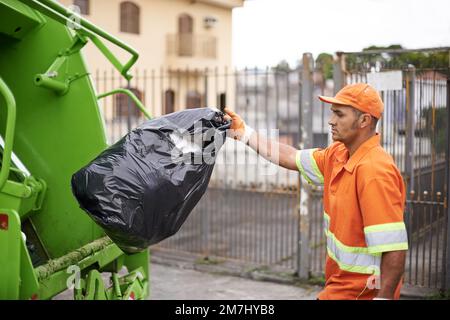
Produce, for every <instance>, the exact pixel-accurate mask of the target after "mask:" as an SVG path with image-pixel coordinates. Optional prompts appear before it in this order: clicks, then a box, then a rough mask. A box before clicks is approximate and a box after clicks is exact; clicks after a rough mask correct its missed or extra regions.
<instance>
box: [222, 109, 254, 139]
mask: <svg viewBox="0 0 450 320" xmlns="http://www.w3.org/2000/svg"><path fill="white" fill-rule="evenodd" d="M224 111H225V113H226V115H225V120H231V127H230V129H229V130H228V136H229V137H230V138H233V139H236V140H241V141H243V142H244V143H246V142H247V141H244V140H249V139H250V135H251V133H252V132H253V130H252V129H251V128H249V127H248V126H247V125H246V124H245V121H244V120H243V119H242V118H241V117H240V116H239V115H238V114H237V113H235V112H234V111H231V110H230V109H228V108H225V109H224Z"/></svg>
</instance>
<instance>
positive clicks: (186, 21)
mask: <svg viewBox="0 0 450 320" xmlns="http://www.w3.org/2000/svg"><path fill="white" fill-rule="evenodd" d="M193 33H194V19H192V17H191V16H190V15H188V14H186V13H183V14H181V15H180V16H179V17H178V46H179V50H178V52H179V54H180V56H192V53H193V42H194V39H193Z"/></svg>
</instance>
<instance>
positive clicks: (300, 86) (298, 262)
mask: <svg viewBox="0 0 450 320" xmlns="http://www.w3.org/2000/svg"><path fill="white" fill-rule="evenodd" d="M302 64H303V63H302ZM302 93H303V66H301V67H300V68H299V72H298V106H297V107H298V141H297V143H298V148H299V149H300V150H301V149H302V141H303V138H302V137H303V127H302V126H303V113H302V112H303V105H302V101H303V94H302ZM302 182H303V181H302V179H301V175H300V174H297V185H298V189H297V245H296V247H297V248H296V249H297V260H296V270H297V276H299V275H300V269H302V268H303V267H302V265H301V263H302V259H301V256H300V253H301V243H302V238H301V232H300V226H301V215H300V210H301V207H300V202H301V200H302V197H301V195H302ZM302 273H304V270H302Z"/></svg>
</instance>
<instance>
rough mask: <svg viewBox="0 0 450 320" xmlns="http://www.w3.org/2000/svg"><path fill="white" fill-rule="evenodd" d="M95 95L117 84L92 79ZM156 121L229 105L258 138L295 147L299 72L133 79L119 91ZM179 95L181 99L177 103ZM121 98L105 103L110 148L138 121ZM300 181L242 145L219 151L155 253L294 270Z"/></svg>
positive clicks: (154, 73)
mask: <svg viewBox="0 0 450 320" xmlns="http://www.w3.org/2000/svg"><path fill="white" fill-rule="evenodd" d="M96 80H97V81H96V82H95V83H96V84H97V90H98V91H107V90H109V87H110V86H113V85H116V86H117V81H119V78H118V77H117V78H116V74H114V73H110V72H97V73H96ZM120 85H121V86H122V87H128V88H131V89H132V91H134V92H135V93H136V94H137V95H138V96H140V97H141V98H142V99H143V100H144V102H145V104H146V105H147V108H148V109H149V111H150V112H151V113H152V114H154V115H156V116H158V115H160V114H164V113H168V112H173V111H177V110H181V109H184V108H185V107H186V106H187V107H203V106H216V107H217V106H220V105H227V106H228V107H230V108H231V109H233V110H236V112H238V113H239V114H240V115H241V116H242V117H243V118H244V119H245V121H246V122H247V123H248V124H249V125H250V126H252V127H253V128H254V129H255V130H256V131H258V132H259V133H260V134H263V135H267V136H269V137H270V138H273V139H278V140H279V141H282V142H284V143H288V144H290V145H293V146H298V143H299V104H300V102H299V99H300V96H299V70H298V69H291V68H289V67H288V66H286V65H280V66H278V67H275V68H264V69H259V68H246V69H242V70H233V69H229V68H224V69H222V70H219V69H217V68H216V69H206V70H193V71H191V72H187V70H169V69H168V70H166V69H161V70H147V71H144V72H142V71H136V74H135V77H134V78H133V80H132V81H131V82H130V83H120ZM183 95H185V97H186V99H185V97H183ZM133 109H134V108H133V106H132V103H131V106H130V102H129V101H127V98H126V97H125V96H120V95H118V96H116V97H115V98H111V97H110V98H107V99H106V100H105V102H104V106H103V113H104V115H105V119H106V120H105V122H106V128H107V133H108V137H109V140H110V142H111V143H112V142H114V141H116V140H118V139H119V138H120V137H121V136H122V135H123V134H125V133H126V132H127V131H128V130H129V129H130V128H132V127H134V126H136V125H137V124H138V123H139V122H141V121H143V118H142V117H141V116H140V115H139V113H136V114H134V113H133V112H132V110H133ZM130 119H131V120H130ZM298 183H299V174H298V172H295V171H289V170H285V169H283V168H281V167H278V166H276V165H273V164H270V163H269V162H267V161H266V160H264V159H263V158H262V157H259V156H258V155H257V154H256V153H255V152H254V151H253V150H251V149H250V148H248V147H246V146H244V145H243V144H242V143H240V142H235V141H233V140H231V139H228V141H227V142H226V144H225V145H224V146H223V147H222V149H221V151H220V153H219V155H218V157H217V159H216V165H215V168H214V171H213V174H212V177H211V181H210V183H209V186H208V189H207V192H206V194H205V195H204V196H203V197H202V199H201V200H200V202H199V203H198V205H197V206H196V207H195V209H194V210H193V212H192V213H191V214H190V216H189V217H188V219H187V220H186V222H185V223H184V224H183V226H182V227H181V229H180V230H179V232H178V233H176V234H175V235H174V236H172V237H170V238H169V239H167V240H165V241H163V242H161V243H159V244H158V245H156V246H154V247H153V249H158V248H159V249H166V250H175V251H180V252H187V253H193V254H200V255H202V256H205V257H209V258H210V259H213V258H216V259H227V260H236V261H241V262H244V263H247V264H252V265H260V266H266V267H270V268H276V269H280V270H284V271H289V272H292V273H293V272H295V271H297V270H298V255H297V253H298V245H297V244H298V214H297V213H298V203H299V196H298V190H299V189H298Z"/></svg>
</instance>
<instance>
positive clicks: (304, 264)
mask: <svg viewBox="0 0 450 320" xmlns="http://www.w3.org/2000/svg"><path fill="white" fill-rule="evenodd" d="M302 65H303V68H302V101H301V128H302V129H301V131H302V137H301V142H300V149H309V148H311V147H312V143H313V141H312V138H313V136H312V120H313V113H312V106H313V101H312V99H313V90H314V83H313V70H314V60H313V59H312V54H311V53H304V54H303V63H302ZM300 194H301V195H300V213H299V215H300V226H299V229H300V246H299V250H300V253H299V255H300V269H299V270H298V276H299V278H301V279H308V277H309V239H308V229H309V223H310V221H309V219H310V214H311V211H310V210H311V190H310V188H309V187H308V186H307V185H306V183H301V191H300Z"/></svg>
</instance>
